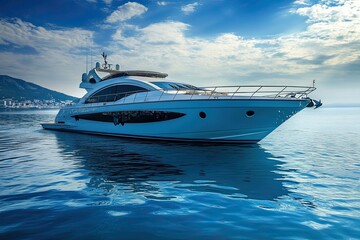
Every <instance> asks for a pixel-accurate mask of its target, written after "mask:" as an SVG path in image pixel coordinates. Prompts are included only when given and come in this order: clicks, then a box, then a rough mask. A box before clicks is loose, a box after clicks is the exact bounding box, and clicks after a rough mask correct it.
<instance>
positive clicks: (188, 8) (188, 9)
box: [181, 2, 199, 15]
mask: <svg viewBox="0 0 360 240" xmlns="http://www.w3.org/2000/svg"><path fill="white" fill-rule="evenodd" d="M197 6H199V3H198V2H194V3H191V4H187V5H184V6H182V7H181V11H182V12H183V13H184V14H186V15H187V14H190V13H193V12H194V11H195V8H196V7H197Z"/></svg>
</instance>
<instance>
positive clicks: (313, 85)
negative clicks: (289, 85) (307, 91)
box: [313, 79, 315, 87]
mask: <svg viewBox="0 0 360 240" xmlns="http://www.w3.org/2000/svg"><path fill="white" fill-rule="evenodd" d="M313 87H315V79H314V80H313Z"/></svg>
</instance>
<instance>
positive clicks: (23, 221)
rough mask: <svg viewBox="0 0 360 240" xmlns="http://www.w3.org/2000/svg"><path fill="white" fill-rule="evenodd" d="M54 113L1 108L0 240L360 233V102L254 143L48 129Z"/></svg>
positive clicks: (302, 117)
mask: <svg viewBox="0 0 360 240" xmlns="http://www.w3.org/2000/svg"><path fill="white" fill-rule="evenodd" d="M56 113H57V111H10V112H9V111H7V112H4V111H3V112H0V239H360V227H359V226H360V180H359V179H360V108H320V109H317V110H315V111H314V110H311V109H306V110H304V111H302V112H301V113H299V114H297V115H296V116H295V117H293V118H291V119H290V120H289V121H287V122H286V123H285V124H284V125H282V126H281V127H280V128H278V129H277V130H276V131H275V132H273V133H272V134H270V135H269V136H268V137H267V138H266V139H264V140H263V141H261V142H260V143H259V144H253V145H214V144H211V145H209V144H200V145H199V144H196V145H195V144H188V143H187V144H184V143H167V142H152V141H139V140H128V139H121V138H113V137H101V136H93V135H85V134H75V133H62V132H54V131H47V130H43V129H42V128H41V126H40V123H41V122H52V121H53V119H54V117H55V115H56Z"/></svg>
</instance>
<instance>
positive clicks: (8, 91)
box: [0, 75, 76, 101]
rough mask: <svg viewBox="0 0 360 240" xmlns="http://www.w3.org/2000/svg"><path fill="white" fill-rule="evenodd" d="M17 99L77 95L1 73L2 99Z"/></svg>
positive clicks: (63, 97)
mask: <svg viewBox="0 0 360 240" xmlns="http://www.w3.org/2000/svg"><path fill="white" fill-rule="evenodd" d="M5 98H12V99H15V100H34V99H39V100H52V99H54V100H56V101H66V100H74V99H76V98H75V97H72V96H69V95H66V94H63V93H60V92H56V91H53V90H50V89H47V88H44V87H41V86H39V85H36V84H34V83H30V82H26V81H24V80H21V79H16V78H12V77H9V76H6V75H0V99H5Z"/></svg>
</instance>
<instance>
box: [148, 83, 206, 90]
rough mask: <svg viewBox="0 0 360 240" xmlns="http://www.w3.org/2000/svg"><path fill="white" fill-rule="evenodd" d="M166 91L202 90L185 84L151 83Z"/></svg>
mask: <svg viewBox="0 0 360 240" xmlns="http://www.w3.org/2000/svg"><path fill="white" fill-rule="evenodd" d="M151 83H152V84H155V85H156V86H158V87H160V88H162V89H164V90H201V88H198V87H195V86H192V85H190V84H185V83H176V82H151Z"/></svg>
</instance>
